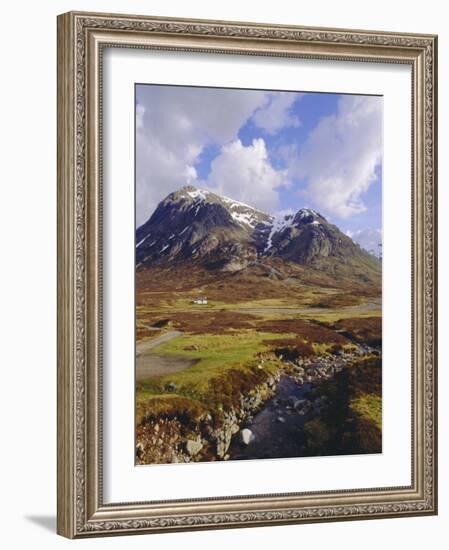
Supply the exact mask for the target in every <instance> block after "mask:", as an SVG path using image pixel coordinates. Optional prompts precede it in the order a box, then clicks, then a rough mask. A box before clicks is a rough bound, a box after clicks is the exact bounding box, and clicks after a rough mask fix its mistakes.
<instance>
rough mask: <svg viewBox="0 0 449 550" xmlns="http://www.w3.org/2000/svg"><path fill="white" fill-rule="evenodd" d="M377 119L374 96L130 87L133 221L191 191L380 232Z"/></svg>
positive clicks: (357, 231) (378, 104) (379, 106)
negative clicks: (313, 213) (314, 213)
mask: <svg viewBox="0 0 449 550" xmlns="http://www.w3.org/2000/svg"><path fill="white" fill-rule="evenodd" d="M382 117H383V102H382V97H377V96H357V95H342V94H329V93H316V92H273V91H263V90H239V89H220V88H195V87H189V86H163V85H161V86H159V85H146V84H143V85H137V86H136V191H137V196H136V216H137V224H138V225H140V224H141V223H144V222H145V221H146V220H147V219H148V218H149V216H150V215H151V214H152V212H153V211H154V208H155V207H156V206H157V204H158V203H159V201H160V200H162V199H163V198H165V196H166V195H167V194H169V193H170V192H172V191H174V190H176V189H178V188H180V187H182V186H183V185H187V184H190V185H196V186H198V187H202V188H207V189H210V190H212V191H215V192H218V193H220V194H223V195H226V196H228V197H231V198H233V199H236V200H240V201H243V202H246V203H248V204H250V205H252V206H254V207H257V208H259V209H261V210H263V211H266V212H269V213H270V214H274V215H276V214H277V215H280V214H282V213H283V212H290V211H297V210H298V209H299V208H302V207H305V206H307V207H311V208H315V209H316V210H318V211H319V212H320V213H322V214H323V215H324V216H325V217H327V218H328V219H329V220H330V221H332V222H333V223H335V224H336V225H337V226H339V227H340V228H341V229H342V230H343V231H346V232H347V233H348V234H350V235H351V236H353V238H356V237H357V236H360V235H362V234H363V233H366V232H370V235H372V234H373V231H374V232H380V229H381V226H382V221H381V220H382V208H381V205H382ZM375 239H377V237H375Z"/></svg>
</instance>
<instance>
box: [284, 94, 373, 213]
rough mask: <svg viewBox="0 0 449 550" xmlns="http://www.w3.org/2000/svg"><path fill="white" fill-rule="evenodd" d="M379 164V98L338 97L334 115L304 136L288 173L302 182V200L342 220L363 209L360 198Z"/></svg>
mask: <svg viewBox="0 0 449 550" xmlns="http://www.w3.org/2000/svg"><path fill="white" fill-rule="evenodd" d="M381 159H382V99H381V98H379V97H368V96H343V97H341V99H340V100H339V104H338V110H337V112H336V114H334V115H331V116H326V117H323V118H322V119H321V120H320V121H319V123H318V124H317V126H316V127H315V128H314V130H312V131H311V133H310V134H309V136H308V138H307V140H306V142H305V144H304V145H303V147H302V150H301V151H300V153H299V156H298V157H297V158H296V159H295V160H294V161H293V162H292V164H291V171H292V173H293V174H294V175H295V176H297V177H299V178H302V179H303V180H304V181H305V182H306V188H305V191H304V196H305V197H307V198H309V199H310V200H311V201H313V203H314V204H315V205H316V206H317V207H318V208H319V209H322V210H323V211H325V212H327V213H328V214H331V215H336V216H338V217H340V218H347V217H349V216H351V215H354V214H359V213H361V212H364V211H365V210H366V206H365V204H364V203H363V198H362V195H363V193H365V192H366V191H367V190H368V188H369V187H370V185H371V184H372V183H373V182H374V181H375V179H376V170H377V169H378V167H379V166H380V163H381Z"/></svg>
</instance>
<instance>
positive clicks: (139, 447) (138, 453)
mask: <svg viewBox="0 0 449 550" xmlns="http://www.w3.org/2000/svg"><path fill="white" fill-rule="evenodd" d="M143 451H144V448H143V445H142V443H137V445H136V457H137V458H140V457H141V456H142V455H143Z"/></svg>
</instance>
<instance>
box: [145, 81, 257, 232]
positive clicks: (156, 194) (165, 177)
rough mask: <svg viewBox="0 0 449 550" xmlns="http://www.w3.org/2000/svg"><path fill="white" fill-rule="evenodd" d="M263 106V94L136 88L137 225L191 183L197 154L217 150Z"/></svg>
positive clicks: (254, 92)
mask: <svg viewBox="0 0 449 550" xmlns="http://www.w3.org/2000/svg"><path fill="white" fill-rule="evenodd" d="M266 102H267V94H266V93H265V92H257V91H251V92H247V91H246V90H222V89H210V88H188V87H182V88H181V87H177V86H140V87H138V90H137V106H136V132H137V136H136V137H137V143H136V184H137V196H138V201H137V207H136V221H137V224H138V225H140V224H141V223H143V222H145V221H146V220H147V219H148V217H149V216H150V215H151V213H152V212H153V210H154V208H155V207H156V206H157V204H158V202H159V201H161V200H162V199H163V198H165V197H166V196H167V195H168V194H169V193H171V192H172V191H175V190H176V189H178V188H179V187H181V186H182V185H186V184H187V183H193V179H194V178H193V176H194V174H193V171H192V169H193V168H194V165H195V162H196V161H197V159H198V157H199V155H200V154H201V152H202V151H203V149H204V148H205V147H206V146H208V145H210V144H215V145H218V146H222V145H224V144H226V143H228V142H230V141H232V140H233V139H235V138H236V137H237V133H238V131H239V129H240V127H241V126H242V125H243V124H244V123H245V122H246V121H247V120H248V119H249V118H250V117H251V116H252V114H253V113H254V111H255V110H256V109H257V108H258V107H260V106H262V105H264V104H265V103H266Z"/></svg>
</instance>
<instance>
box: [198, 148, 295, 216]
mask: <svg viewBox="0 0 449 550" xmlns="http://www.w3.org/2000/svg"><path fill="white" fill-rule="evenodd" d="M285 177H286V174H285V172H284V171H281V170H274V168H273V167H272V166H271V164H270V161H269V158H268V153H267V148H266V145H265V141H264V140H263V139H262V138H258V139H254V140H253V142H252V144H251V145H249V146H247V147H245V146H244V145H243V144H242V142H241V141H240V140H239V139H236V140H234V141H232V142H231V143H229V144H227V145H225V146H223V147H222V149H221V152H220V154H219V155H218V156H217V157H216V158H215V159H214V160H213V161H212V164H211V171H210V174H209V177H208V179H207V182H206V183H205V186H207V187H208V188H209V189H211V190H213V191H215V192H217V193H219V194H221V195H225V196H228V197H232V198H233V199H236V200H239V201H241V202H245V203H248V204H250V205H251V206H254V207H256V208H259V209H261V210H266V211H273V210H275V209H276V208H278V206H279V195H278V193H277V189H278V188H279V187H280V186H282V185H283V184H284V182H285Z"/></svg>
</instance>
